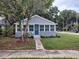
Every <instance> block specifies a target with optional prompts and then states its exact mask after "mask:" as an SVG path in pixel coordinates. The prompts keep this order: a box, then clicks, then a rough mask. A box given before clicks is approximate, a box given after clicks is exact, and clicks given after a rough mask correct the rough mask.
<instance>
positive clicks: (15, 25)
mask: <svg viewBox="0 0 79 59" xmlns="http://www.w3.org/2000/svg"><path fill="white" fill-rule="evenodd" d="M17 26H18V25H17V24H15V32H17V29H18V28H17Z"/></svg>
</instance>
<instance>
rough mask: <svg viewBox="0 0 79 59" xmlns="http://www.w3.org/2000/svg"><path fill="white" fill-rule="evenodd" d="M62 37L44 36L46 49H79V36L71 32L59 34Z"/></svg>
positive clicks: (43, 41) (43, 40)
mask: <svg viewBox="0 0 79 59" xmlns="http://www.w3.org/2000/svg"><path fill="white" fill-rule="evenodd" d="M59 35H60V38H42V43H43V45H44V47H45V48H46V49H57V50H58V49H60V50H62V49H73V50H79V36H77V35H69V34H59Z"/></svg>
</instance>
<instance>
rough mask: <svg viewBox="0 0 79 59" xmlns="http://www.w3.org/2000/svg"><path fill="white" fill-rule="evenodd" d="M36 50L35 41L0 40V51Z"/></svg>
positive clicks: (4, 38) (7, 38)
mask: <svg viewBox="0 0 79 59" xmlns="http://www.w3.org/2000/svg"><path fill="white" fill-rule="evenodd" d="M29 49H35V42H34V40H33V39H29V40H27V39H26V40H25V41H24V42H23V41H22V40H18V41H17V40H16V39H15V38H9V37H2V38H0V50H29Z"/></svg>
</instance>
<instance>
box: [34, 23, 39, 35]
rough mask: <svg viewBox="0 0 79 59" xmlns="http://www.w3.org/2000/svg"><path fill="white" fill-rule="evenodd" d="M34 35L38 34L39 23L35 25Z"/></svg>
mask: <svg viewBox="0 0 79 59" xmlns="http://www.w3.org/2000/svg"><path fill="white" fill-rule="evenodd" d="M35 35H39V25H38V24H36V25H35Z"/></svg>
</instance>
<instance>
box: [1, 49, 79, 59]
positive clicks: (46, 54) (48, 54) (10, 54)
mask: <svg viewBox="0 0 79 59" xmlns="http://www.w3.org/2000/svg"><path fill="white" fill-rule="evenodd" d="M1 58H77V59H79V51H76V50H0V59H1Z"/></svg>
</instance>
